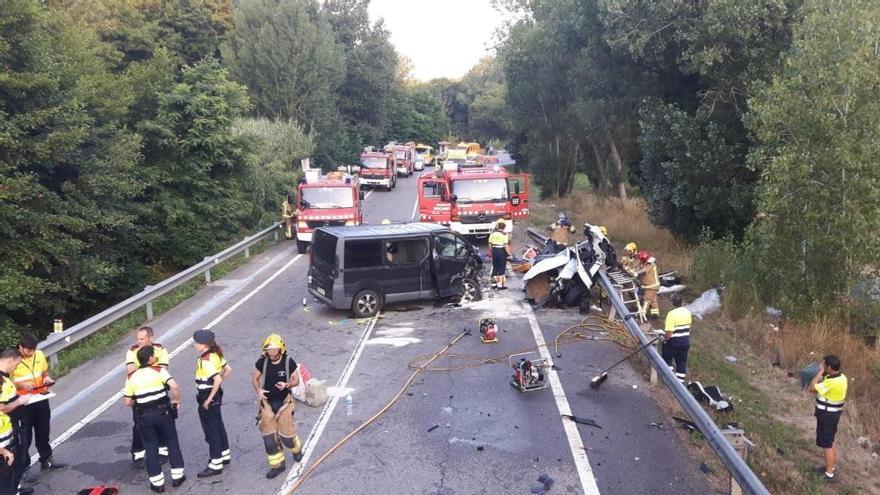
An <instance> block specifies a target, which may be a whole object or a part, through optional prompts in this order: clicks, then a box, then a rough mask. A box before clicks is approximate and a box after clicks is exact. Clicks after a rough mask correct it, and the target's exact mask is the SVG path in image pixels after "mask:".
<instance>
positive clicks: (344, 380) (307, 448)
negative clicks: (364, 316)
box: [278, 317, 378, 495]
mask: <svg viewBox="0 0 880 495" xmlns="http://www.w3.org/2000/svg"><path fill="white" fill-rule="evenodd" d="M377 321H378V317H376V318H373V320H372V321H371V322H370V324H369V325H367V328H365V329H364V333H363V334H362V335H361V338H360V340H358V343H357V347H355V349H354V353H352V355H351V357H350V358H349V359H348V363H347V364H346V365H345V369H344V370H342V376H340V377H339V381H337V382H336V389H337V390H342V389H344V388H345V387H346V386H347V385H348V379H349V378H351V374H352V372H353V371H354V367H355V366H356V365H357V362H358V360H359V359H360V358H361V354H363V351H364V347H366V343H367V340H369V338H370V335H371V334H372V333H373V328H374V327H375V326H376V322H377ZM340 399H341V394H334V395H333V396H332V397H331V398H330V400H329V401H328V402H327V405H326V406H324V409H322V410H321V415H320V416H318V422H317V423H315V426H314V428H312V430H311V431H310V432H309V436H308V438H306V442H305V445H304V446H303V457H302V460H301V461H300V462H298V463H296V464H295V465H294V466H293V468H291V469H290V471H288V473H287V478H286V479H285V480H284V484H283V485H281V489H280V490H278V495H287V491H288V490H290V487H291V486H293V484H294V483H295V482H296V480H297V478H299V477H300V476H301V475H302V473H303V471H304V470H305V466H306V464H308V462H309V458H310V457H311V456H312V453H313V452H314V451H315V446H316V445H318V440H320V439H321V435H322V434H323V433H324V428H326V427H327V423H329V422H330V416H332V415H333V410H334V409H336V404H337V403H338V402H339V400H340Z"/></svg>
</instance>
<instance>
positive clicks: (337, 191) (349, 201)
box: [302, 187, 354, 209]
mask: <svg viewBox="0 0 880 495" xmlns="http://www.w3.org/2000/svg"><path fill="white" fill-rule="evenodd" d="M302 202H303V206H304V207H305V208H318V209H321V208H351V207H352V206H354V195H353V194H352V192H351V188H350V187H304V188H303V189H302Z"/></svg>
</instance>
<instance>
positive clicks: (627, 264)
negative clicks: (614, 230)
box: [620, 242, 639, 273]
mask: <svg viewBox="0 0 880 495" xmlns="http://www.w3.org/2000/svg"><path fill="white" fill-rule="evenodd" d="M638 250H639V247H638V245H636V243H634V242H629V243H627V245H626V246H625V247H624V248H623V256H621V257H620V265H621V266H622V267H623V269H624V271H626V272H627V273H632V272H636V271H638V264H639V260H638V258H637V254H638Z"/></svg>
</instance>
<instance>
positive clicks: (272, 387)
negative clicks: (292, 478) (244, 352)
mask: <svg viewBox="0 0 880 495" xmlns="http://www.w3.org/2000/svg"><path fill="white" fill-rule="evenodd" d="M254 366H255V367H256V369H255V370H254V373H253V375H252V377H251V384H252V385H253V387H254V391H255V392H256V393H257V404H259V407H260V410H259V415H258V417H259V422H258V425H259V428H260V434H261V435H262V436H263V446H264V447H265V448H266V457H267V458H268V460H269V472H267V473H266V478H269V479H273V478H275V477H276V476H278V475H279V474H281V473H283V472H284V471H285V470H286V469H287V464H286V460H285V455H284V447H287V449H288V450H290V453H291V454H293V460H294V461H296V462H300V461H301V460H302V457H303V453H302V441H300V439H299V435H298V434H297V431H296V421H295V420H294V411H295V407H294V404H293V396H292V393H291V392H292V390H293V389H294V388H295V387H296V386H298V385H299V373H298V372H297V371H296V368H297V364H296V361H294V360H293V358H291V357H290V356H288V354H287V348H286V347H285V345H284V339H282V338H281V336H280V335H278V334H276V333H273V334H271V335H269V336H268V337H266V338H265V340H263V355H262V356H260V359H258V360H257V362H256V363H255V365H254Z"/></svg>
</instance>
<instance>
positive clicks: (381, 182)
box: [361, 177, 391, 187]
mask: <svg viewBox="0 0 880 495" xmlns="http://www.w3.org/2000/svg"><path fill="white" fill-rule="evenodd" d="M361 184H363V185H366V186H385V187H388V186H390V185H391V179H390V178H384V179H365V178H363V177H361Z"/></svg>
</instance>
